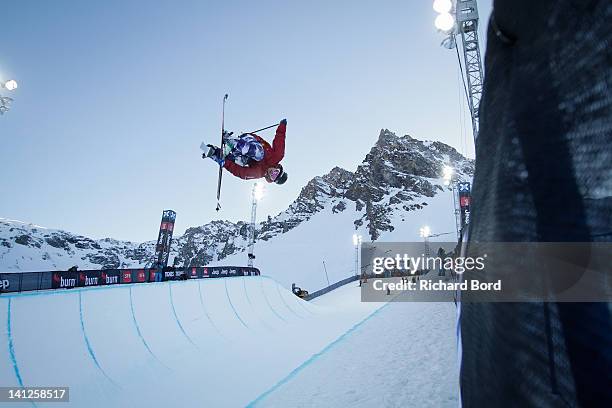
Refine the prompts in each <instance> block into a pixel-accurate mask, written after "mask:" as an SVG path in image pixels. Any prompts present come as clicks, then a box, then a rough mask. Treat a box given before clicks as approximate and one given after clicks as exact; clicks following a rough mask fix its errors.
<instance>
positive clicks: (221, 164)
mask: <svg viewBox="0 0 612 408" xmlns="http://www.w3.org/2000/svg"><path fill="white" fill-rule="evenodd" d="M210 158H211V159H213V160H214V161H216V162H217V164H218V165H219V166H221V167H223V165H224V164H225V159H222V158H221V157H219V156H217V155H216V154H215V155H214V156H210Z"/></svg>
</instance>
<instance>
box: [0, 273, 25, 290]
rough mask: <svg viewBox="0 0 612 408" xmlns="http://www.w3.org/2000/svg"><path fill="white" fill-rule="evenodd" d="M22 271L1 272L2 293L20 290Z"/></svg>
mask: <svg viewBox="0 0 612 408" xmlns="http://www.w3.org/2000/svg"><path fill="white" fill-rule="evenodd" d="M20 275H21V274H20V273H1V274H0V293H3V292H19V287H20V280H21V276H20Z"/></svg>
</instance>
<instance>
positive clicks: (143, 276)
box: [132, 269, 147, 283]
mask: <svg viewBox="0 0 612 408" xmlns="http://www.w3.org/2000/svg"><path fill="white" fill-rule="evenodd" d="M132 276H133V279H134V282H135V283H139V282H146V281H147V272H146V271H145V270H144V269H135V270H132Z"/></svg>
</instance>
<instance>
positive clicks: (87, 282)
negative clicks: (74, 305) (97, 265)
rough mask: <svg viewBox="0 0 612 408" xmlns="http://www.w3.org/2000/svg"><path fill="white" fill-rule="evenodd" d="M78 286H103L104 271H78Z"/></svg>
mask: <svg viewBox="0 0 612 408" xmlns="http://www.w3.org/2000/svg"><path fill="white" fill-rule="evenodd" d="M78 274H79V283H78V286H83V287H85V286H98V285H102V271H78Z"/></svg>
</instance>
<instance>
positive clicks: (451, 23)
mask: <svg viewBox="0 0 612 408" xmlns="http://www.w3.org/2000/svg"><path fill="white" fill-rule="evenodd" d="M434 24H435V25H436V28H437V29H438V30H440V31H443V32H446V33H447V32H450V31H451V30H452V29H453V28H454V27H455V18H454V17H453V16H452V15H451V14H450V13H442V14H438V16H437V17H436V20H435V21H434Z"/></svg>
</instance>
